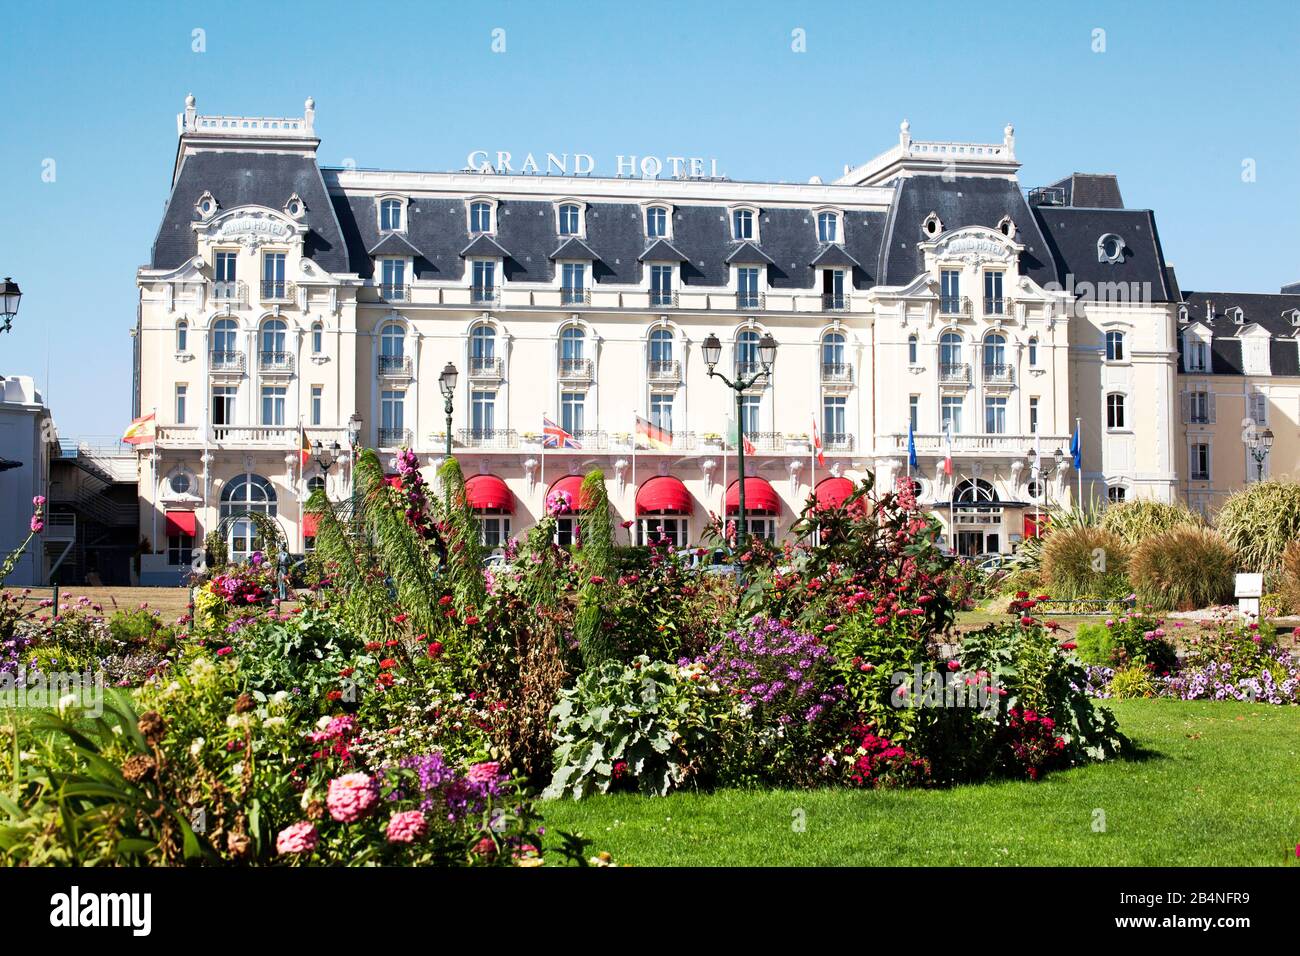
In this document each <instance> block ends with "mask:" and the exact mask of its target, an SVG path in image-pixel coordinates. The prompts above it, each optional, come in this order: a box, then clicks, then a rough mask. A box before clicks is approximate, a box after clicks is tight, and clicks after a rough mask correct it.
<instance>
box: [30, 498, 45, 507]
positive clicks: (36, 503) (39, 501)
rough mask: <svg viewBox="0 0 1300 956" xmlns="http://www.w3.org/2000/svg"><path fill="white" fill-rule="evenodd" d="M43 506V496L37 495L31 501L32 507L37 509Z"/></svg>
mask: <svg viewBox="0 0 1300 956" xmlns="http://www.w3.org/2000/svg"><path fill="white" fill-rule="evenodd" d="M44 504H45V496H44V495H37V496H36V497H35V498H33V499H32V505H33V506H35V507H37V508H39V507H41V506H42V505H44Z"/></svg>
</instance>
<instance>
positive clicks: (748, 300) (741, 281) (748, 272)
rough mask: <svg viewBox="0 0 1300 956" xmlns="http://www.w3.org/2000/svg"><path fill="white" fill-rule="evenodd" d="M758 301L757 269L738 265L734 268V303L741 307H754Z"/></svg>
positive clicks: (756, 306)
mask: <svg viewBox="0 0 1300 956" xmlns="http://www.w3.org/2000/svg"><path fill="white" fill-rule="evenodd" d="M759 301H760V300H759V297H758V269H757V268H756V267H754V266H739V267H738V268H737V269H736V305H738V306H739V307H740V308H742V309H756V308H758V305H759Z"/></svg>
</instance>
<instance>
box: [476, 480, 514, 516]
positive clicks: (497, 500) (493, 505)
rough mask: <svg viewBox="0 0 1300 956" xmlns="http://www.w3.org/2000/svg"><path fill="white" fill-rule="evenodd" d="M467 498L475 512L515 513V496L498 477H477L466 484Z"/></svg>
mask: <svg viewBox="0 0 1300 956" xmlns="http://www.w3.org/2000/svg"><path fill="white" fill-rule="evenodd" d="M465 497H466V498H467V499H468V500H469V506H470V507H471V508H473V509H474V510H475V511H504V512H506V513H507V514H514V513H515V496H514V495H512V494H511V493H510V489H509V488H507V487H506V483H505V482H504V481H502V480H501V479H500V478H498V477H497V476H496V475H475V476H474V477H473V478H471V479H469V481H467V482H465Z"/></svg>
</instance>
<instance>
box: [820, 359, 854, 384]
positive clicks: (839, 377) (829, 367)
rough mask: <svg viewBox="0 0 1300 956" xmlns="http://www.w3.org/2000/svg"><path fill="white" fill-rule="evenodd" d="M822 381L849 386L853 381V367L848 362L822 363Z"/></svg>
mask: <svg viewBox="0 0 1300 956" xmlns="http://www.w3.org/2000/svg"><path fill="white" fill-rule="evenodd" d="M822 381H823V382H839V383H843V384H849V383H851V382H852V381H853V366H852V365H849V364H848V363H847V362H822Z"/></svg>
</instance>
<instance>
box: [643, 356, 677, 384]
mask: <svg viewBox="0 0 1300 956" xmlns="http://www.w3.org/2000/svg"><path fill="white" fill-rule="evenodd" d="M647 377H648V378H649V379H650V381H652V382H680V381H681V380H682V365H681V363H680V362H678V361H676V360H673V359H667V360H656V359H651V360H650V365H649V368H648V369H647Z"/></svg>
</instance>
